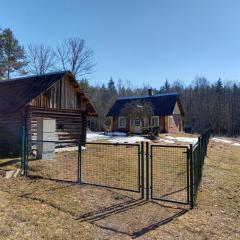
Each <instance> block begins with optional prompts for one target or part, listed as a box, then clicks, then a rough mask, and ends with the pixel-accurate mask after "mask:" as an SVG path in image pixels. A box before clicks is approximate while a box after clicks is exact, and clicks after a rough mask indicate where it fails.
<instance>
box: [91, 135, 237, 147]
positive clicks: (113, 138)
mask: <svg viewBox="0 0 240 240" xmlns="http://www.w3.org/2000/svg"><path fill="white" fill-rule="evenodd" d="M102 140H105V141H108V142H111V143H136V142H150V140H149V139H147V138H146V137H144V136H127V135H126V133H121V132H109V133H104V132H88V133H87V142H94V141H102ZM212 140H213V141H216V142H222V143H228V144H231V145H232V146H238V147H240V143H234V142H233V141H230V140H226V139H221V138H212ZM197 141H198V138H193V137H172V136H166V137H165V139H163V138H160V139H159V142H165V143H169V144H173V143H175V142H185V143H192V144H195V143H196V142H197Z"/></svg>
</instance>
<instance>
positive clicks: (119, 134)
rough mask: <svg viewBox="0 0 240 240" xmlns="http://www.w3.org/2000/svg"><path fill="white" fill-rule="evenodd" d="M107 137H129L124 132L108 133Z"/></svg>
mask: <svg viewBox="0 0 240 240" xmlns="http://www.w3.org/2000/svg"><path fill="white" fill-rule="evenodd" d="M105 135H107V136H127V134H126V133H123V132H107V133H105Z"/></svg>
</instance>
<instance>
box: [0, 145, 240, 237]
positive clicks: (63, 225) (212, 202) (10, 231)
mask: <svg viewBox="0 0 240 240" xmlns="http://www.w3.org/2000/svg"><path fill="white" fill-rule="evenodd" d="M239 164H240V147H236V146H231V145H227V144H223V143H215V142H213V141H211V142H210V145H209V151H208V157H207V158H206V160H205V166H204V175H203V181H202V186H201V189H200V192H199V194H198V200H197V207H196V208H195V209H193V210H191V211H187V210H186V209H184V208H181V207H180V206H173V205H172V206H170V205H167V206H166V204H163V203H160V202H146V201H143V200H139V199H138V195H129V194H126V193H123V192H116V191H112V190H107V189H103V188H96V187H90V186H87V185H84V186H81V187H80V186H79V185H76V184H71V183H69V184H66V183H61V182H56V181H49V180H36V179H25V178H18V179H4V178H0V239H4V240H5V239H131V238H139V239H195V240H197V239H240V229H239V226H240V220H239V215H240V192H239V189H240V181H239V180H240V168H239Z"/></svg>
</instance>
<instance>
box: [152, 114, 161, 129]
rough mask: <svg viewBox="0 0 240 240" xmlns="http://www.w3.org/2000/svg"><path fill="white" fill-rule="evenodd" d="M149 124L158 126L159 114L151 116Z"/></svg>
mask: <svg viewBox="0 0 240 240" xmlns="http://www.w3.org/2000/svg"><path fill="white" fill-rule="evenodd" d="M155 121H156V122H155ZM151 126H152V127H158V126H159V116H152V117H151Z"/></svg>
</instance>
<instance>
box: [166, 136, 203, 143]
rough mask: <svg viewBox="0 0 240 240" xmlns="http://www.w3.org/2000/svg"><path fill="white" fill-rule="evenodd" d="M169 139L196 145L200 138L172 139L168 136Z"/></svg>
mask: <svg viewBox="0 0 240 240" xmlns="http://www.w3.org/2000/svg"><path fill="white" fill-rule="evenodd" d="M166 138H167V139H171V140H175V141H178V142H186V143H193V144H195V143H196V142H197V141H198V138H190V137H172V136H166Z"/></svg>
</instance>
